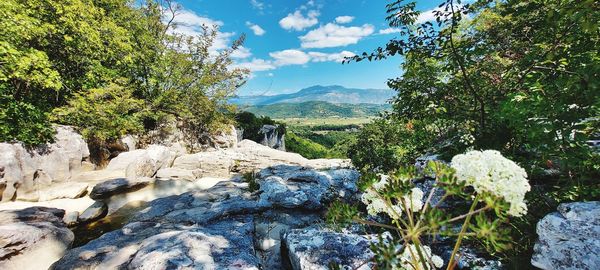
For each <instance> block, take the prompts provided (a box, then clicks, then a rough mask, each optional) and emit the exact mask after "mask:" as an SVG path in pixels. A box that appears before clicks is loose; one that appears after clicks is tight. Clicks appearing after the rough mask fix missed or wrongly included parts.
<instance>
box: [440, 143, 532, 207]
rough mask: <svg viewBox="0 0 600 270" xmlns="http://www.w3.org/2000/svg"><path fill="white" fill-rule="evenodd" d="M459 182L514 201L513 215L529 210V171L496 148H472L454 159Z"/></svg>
mask: <svg viewBox="0 0 600 270" xmlns="http://www.w3.org/2000/svg"><path fill="white" fill-rule="evenodd" d="M451 166H452V168H454V169H455V170H456V177H457V179H458V181H462V182H464V183H466V184H467V185H469V186H472V187H473V188H474V189H475V191H477V192H478V193H482V192H488V193H490V194H493V195H495V196H498V197H500V198H502V199H504V201H506V202H507V203H509V204H510V209H509V211H508V214H509V215H512V216H521V215H523V214H525V213H527V205H526V204H525V202H524V199H525V193H527V192H528V191H529V190H530V189H531V186H529V183H528V181H527V173H526V172H525V170H524V169H523V168H521V167H519V165H517V164H516V163H514V162H513V161H512V160H509V159H507V158H505V157H503V156H502V154H500V152H498V151H495V150H486V151H470V152H467V153H466V154H462V155H456V156H454V157H453V158H452V162H451Z"/></svg>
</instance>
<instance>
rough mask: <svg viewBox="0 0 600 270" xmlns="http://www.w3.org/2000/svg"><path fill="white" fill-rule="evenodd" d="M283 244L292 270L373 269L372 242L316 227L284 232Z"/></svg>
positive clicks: (356, 236)
mask: <svg viewBox="0 0 600 270" xmlns="http://www.w3.org/2000/svg"><path fill="white" fill-rule="evenodd" d="M282 240H283V242H282V244H283V248H284V250H285V252H286V253H287V258H288V259H289V262H290V265H291V267H292V269H294V270H309V269H310V270H321V269H322V270H327V269H330V268H329V266H330V265H331V264H336V265H339V266H341V269H361V270H366V269H372V265H371V264H369V263H368V262H369V260H370V259H371V258H372V257H373V256H374V254H373V252H372V251H371V249H370V248H369V247H370V245H371V241H370V240H369V239H367V238H365V237H363V236H360V235H356V234H347V233H336V232H332V231H328V230H321V229H318V228H314V227H313V228H306V229H295V230H290V231H288V232H286V233H284V235H283V237H282Z"/></svg>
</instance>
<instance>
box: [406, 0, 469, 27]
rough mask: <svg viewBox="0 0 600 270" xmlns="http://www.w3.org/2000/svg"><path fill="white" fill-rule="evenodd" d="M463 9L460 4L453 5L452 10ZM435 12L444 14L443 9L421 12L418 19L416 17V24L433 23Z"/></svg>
mask: <svg viewBox="0 0 600 270" xmlns="http://www.w3.org/2000/svg"><path fill="white" fill-rule="evenodd" d="M466 2H471V1H466ZM462 7H463V5H462V4H456V3H455V4H454V9H455V11H458V10H460V9H461V8H462ZM437 12H442V13H445V12H446V10H445V7H441V8H440V7H437V8H434V9H430V10H426V11H423V12H421V14H419V17H417V21H416V23H426V22H430V21H435V14H436V13H437Z"/></svg>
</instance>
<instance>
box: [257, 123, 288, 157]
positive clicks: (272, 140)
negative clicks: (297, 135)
mask: <svg viewBox="0 0 600 270" xmlns="http://www.w3.org/2000/svg"><path fill="white" fill-rule="evenodd" d="M278 128H279V126H277V125H264V126H262V127H261V128H260V130H258V134H262V135H263V139H262V140H261V141H260V144H262V145H265V146H268V147H270V148H273V149H277V150H281V151H285V133H280V132H279V130H278Z"/></svg>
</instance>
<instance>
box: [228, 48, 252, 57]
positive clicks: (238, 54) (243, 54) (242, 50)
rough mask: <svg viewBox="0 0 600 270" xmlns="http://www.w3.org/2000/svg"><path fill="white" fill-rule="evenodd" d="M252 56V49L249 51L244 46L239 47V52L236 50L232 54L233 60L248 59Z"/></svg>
mask: <svg viewBox="0 0 600 270" xmlns="http://www.w3.org/2000/svg"><path fill="white" fill-rule="evenodd" d="M251 55H252V53H251V52H250V49H248V48H246V47H244V46H240V47H238V48H237V50H235V51H233V52H232V53H231V57H232V58H239V59H244V58H248V57H250V56H251Z"/></svg>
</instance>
